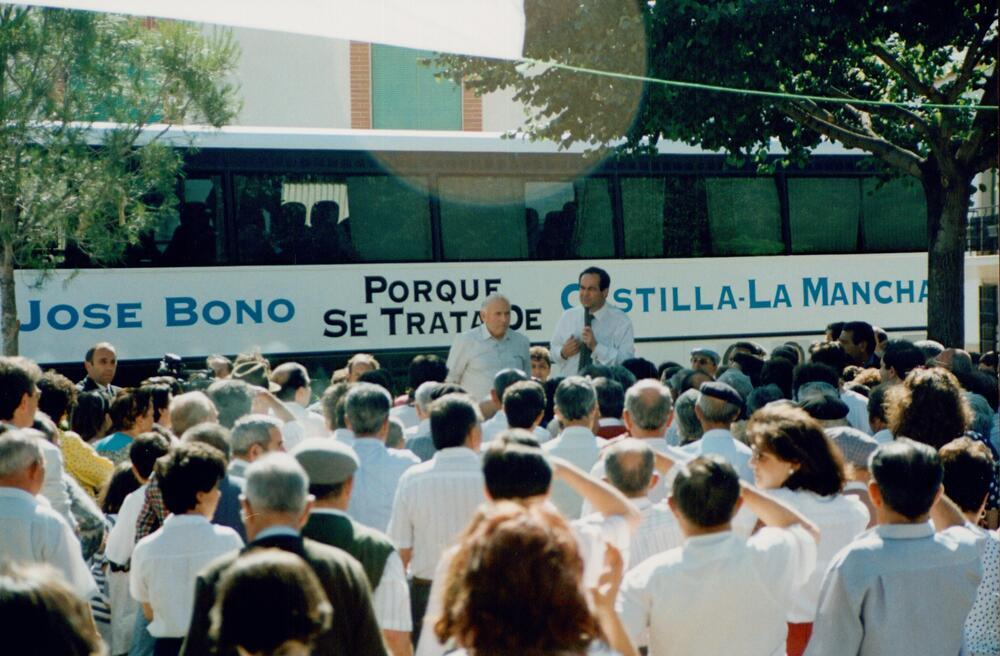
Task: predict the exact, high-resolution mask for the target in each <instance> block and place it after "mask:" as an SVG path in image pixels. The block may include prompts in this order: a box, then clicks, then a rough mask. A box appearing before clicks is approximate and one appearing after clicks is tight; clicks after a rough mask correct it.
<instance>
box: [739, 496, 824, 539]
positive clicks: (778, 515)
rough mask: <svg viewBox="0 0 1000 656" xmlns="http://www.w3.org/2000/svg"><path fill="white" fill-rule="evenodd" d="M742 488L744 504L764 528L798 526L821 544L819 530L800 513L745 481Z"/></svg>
mask: <svg viewBox="0 0 1000 656" xmlns="http://www.w3.org/2000/svg"><path fill="white" fill-rule="evenodd" d="M740 487H741V488H743V502H744V503H745V504H746V506H747V508H749V509H750V512H752V513H753V514H754V515H756V516H757V517H758V518H759V519H760V521H761V522H762V523H763V524H764V526H772V527H774V528H790V527H792V526H795V525H796V524H798V525H799V526H801V527H802V528H804V529H805V530H806V531H807V532H808V533H809V535H811V536H812V538H813V540H815V541H816V542H819V528H817V527H816V525H815V524H813V523H812V522H810V521H809V520H808V519H806V518H805V517H804V516H803V515H802V514H801V513H800V512H799V511H797V510H795V509H794V508H792V507H791V506H789V505H787V504H785V503H782V502H781V501H778V500H777V499H775V498H773V497H770V496H768V495H766V494H764V493H763V492H761V491H760V490H758V489H757V488H756V487H754V486H753V485H750V484H749V483H746V482H745V481H740Z"/></svg>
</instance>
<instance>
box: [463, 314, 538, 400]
mask: <svg viewBox="0 0 1000 656" xmlns="http://www.w3.org/2000/svg"><path fill="white" fill-rule="evenodd" d="M530 349H531V342H529V341H528V338H527V337H525V336H524V335H522V334H521V333H518V332H515V331H513V330H508V331H507V332H506V333H505V334H504V336H503V337H501V338H500V339H497V338H496V337H494V336H493V335H491V334H490V331H489V330H487V329H486V324H482V325H479V326H476V327H475V328H473V329H471V330H467V331H465V332H464V333H461V334H459V335H456V336H455V343H454V344H452V345H451V350H450V351H448V377H447V379H446V380H447V381H448V382H449V383H457V384H458V385H461V386H462V387H463V388H464V389H465V391H466V392H468V393H469V394H470V395H471V396H472V398H474V399H476V400H477V401H481V400H482V399H484V398H489V396H490V391H491V390H492V389H493V377H494V376H496V375H497V372H498V371H500V370H501V369H520V370H521V371H523V372H525V373H528V374H530V373H531V359H530V357H529V356H528V352H529V350H530Z"/></svg>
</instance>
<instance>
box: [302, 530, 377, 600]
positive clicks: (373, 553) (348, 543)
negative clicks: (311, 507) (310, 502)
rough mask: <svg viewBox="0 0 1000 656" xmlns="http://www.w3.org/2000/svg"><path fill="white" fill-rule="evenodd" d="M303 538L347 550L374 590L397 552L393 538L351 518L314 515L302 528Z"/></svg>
mask: <svg viewBox="0 0 1000 656" xmlns="http://www.w3.org/2000/svg"><path fill="white" fill-rule="evenodd" d="M302 535H303V536H304V537H307V538H309V539H311V540H316V541H317V542H322V543H323V544H328V545H330V546H332V547H337V548H338V549H343V550H344V551H346V552H347V553H349V554H351V555H352V556H354V558H356V559H357V561H358V562H359V563H361V566H362V567H363V568H364V569H365V574H366V575H367V576H368V583H369V584H370V585H371V587H372V590H374V589H375V588H377V587H378V584H379V581H381V580H382V572H384V571H385V563H386V561H387V560H389V556H391V555H392V553H393V552H394V551H396V547H395V545H393V543H392V541H391V540H390V539H389V537H388V536H387V535H386V534H385V533H382V532H381V531H376V530H375V529H373V528H369V527H367V526H365V525H364V524H360V523H358V522H356V521H354V520H352V519H351V518H350V517H347V516H343V515H332V514H328V513H317V512H314V513H312V514H311V515H309V521H308V522H307V523H306V525H305V526H303V527H302Z"/></svg>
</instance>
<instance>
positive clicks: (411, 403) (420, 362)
mask: <svg viewBox="0 0 1000 656" xmlns="http://www.w3.org/2000/svg"><path fill="white" fill-rule="evenodd" d="M447 377H448V367H447V365H445V363H444V360H442V359H441V358H439V357H438V356H436V355H418V356H417V357H415V358H413V360H411V361H410V368H409V370H408V371H407V380H408V387H407V393H406V396H405V397H403V402H402V405H398V404H400V400H399V399H396V403H397V405H396V406H395V407H394V408H393V409H392V411H391V412H390V413H389V414H390V416H392V417H396V418H397V419H400V420H401V421H402V422H403V427H404V428H413V427H414V426H416V425H417V424H419V423H420V417H418V416H417V410H416V407H415V401H416V398H415V397H416V393H417V390H418V389H419V388H420V386H421V385H423V384H424V383H443V382H444V380H445V378H447Z"/></svg>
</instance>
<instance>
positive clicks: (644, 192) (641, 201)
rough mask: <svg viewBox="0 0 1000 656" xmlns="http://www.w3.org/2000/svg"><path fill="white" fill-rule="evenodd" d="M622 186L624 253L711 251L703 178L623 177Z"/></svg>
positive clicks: (672, 254)
mask: <svg viewBox="0 0 1000 656" xmlns="http://www.w3.org/2000/svg"><path fill="white" fill-rule="evenodd" d="M621 190H622V219H623V224H624V235H625V257H701V256H704V255H708V254H709V253H710V238H709V230H708V207H707V205H706V203H707V201H706V198H705V179H704V178H702V177H700V176H686V175H671V176H668V177H660V178H622V179H621Z"/></svg>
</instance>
